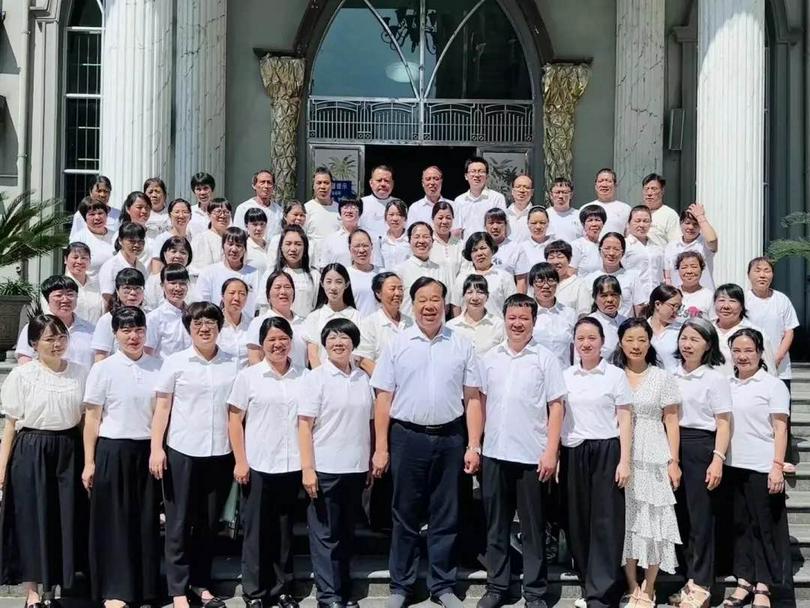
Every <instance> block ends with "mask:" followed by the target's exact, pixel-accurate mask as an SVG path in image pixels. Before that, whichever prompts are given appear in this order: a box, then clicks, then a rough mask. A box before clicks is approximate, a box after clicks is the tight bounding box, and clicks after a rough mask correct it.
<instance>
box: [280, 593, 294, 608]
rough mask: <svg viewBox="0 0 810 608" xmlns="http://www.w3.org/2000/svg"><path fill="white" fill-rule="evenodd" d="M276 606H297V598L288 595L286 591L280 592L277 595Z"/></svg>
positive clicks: (288, 607) (282, 607)
mask: <svg viewBox="0 0 810 608" xmlns="http://www.w3.org/2000/svg"><path fill="white" fill-rule="evenodd" d="M278 607H279V608H298V600H296V599H295V598H294V597H293V596H291V595H288V594H286V593H282V594H281V595H279V596H278Z"/></svg>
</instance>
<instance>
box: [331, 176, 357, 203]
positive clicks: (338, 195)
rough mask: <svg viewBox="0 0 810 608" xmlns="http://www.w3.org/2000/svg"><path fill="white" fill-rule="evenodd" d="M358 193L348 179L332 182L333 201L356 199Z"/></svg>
mask: <svg viewBox="0 0 810 608" xmlns="http://www.w3.org/2000/svg"><path fill="white" fill-rule="evenodd" d="M356 197H357V193H356V192H355V191H354V189H353V188H352V182H351V180H348V179H336V180H334V181H333V182H332V200H333V201H340V200H343V199H344V198H356Z"/></svg>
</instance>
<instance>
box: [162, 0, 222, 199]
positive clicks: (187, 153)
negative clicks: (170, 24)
mask: <svg viewBox="0 0 810 608" xmlns="http://www.w3.org/2000/svg"><path fill="white" fill-rule="evenodd" d="M226 26H227V6H226V0H181V1H180V2H178V3H177V38H176V51H175V53H176V60H175V73H176V76H175V82H176V85H175V94H174V100H175V112H176V116H175V153H174V180H173V183H172V188H171V189H172V190H174V193H175V195H176V196H181V195H187V194H188V191H189V180H190V178H191V176H192V175H193V174H194V173H197V172H198V171H205V172H206V173H210V174H211V175H213V176H214V179H216V182H217V188H216V189H217V192H218V193H220V194H222V193H224V192H225V65H226V64H225V47H226V44H225V34H226Z"/></svg>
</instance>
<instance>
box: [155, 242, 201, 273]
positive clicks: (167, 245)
mask: <svg viewBox="0 0 810 608" xmlns="http://www.w3.org/2000/svg"><path fill="white" fill-rule="evenodd" d="M174 249H183V250H184V251H185V252H186V253H187V254H188V262H186V266H189V265H190V264H191V260H192V259H193V257H194V250H193V249H192V248H191V243H189V242H188V239H187V238H186V237H184V236H170V237H169V238H167V239H166V240H165V241H163V244H162V245H161V246H160V261H161V262H163V263H164V264H165V263H166V254H167V253H169V251H172V250H174Z"/></svg>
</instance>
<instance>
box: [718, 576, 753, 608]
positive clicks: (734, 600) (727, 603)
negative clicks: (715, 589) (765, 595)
mask: <svg viewBox="0 0 810 608" xmlns="http://www.w3.org/2000/svg"><path fill="white" fill-rule="evenodd" d="M738 589H742V590H743V591H745V595H744V596H743V597H734V596H733V593H734V592H735V591H737V590H738ZM753 592H754V586H753V585H751V584H750V583H741V582H739V581H737V589H735V590H734V591H732V592H731V593H732V595H730V596H729V597H727V598H726V599H725V600H723V606H724V607H725V608H739V607H740V606H746V605H748V604H750V603H751V601H752V600H753V599H754V596H753V595H751V594H752V593H753Z"/></svg>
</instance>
